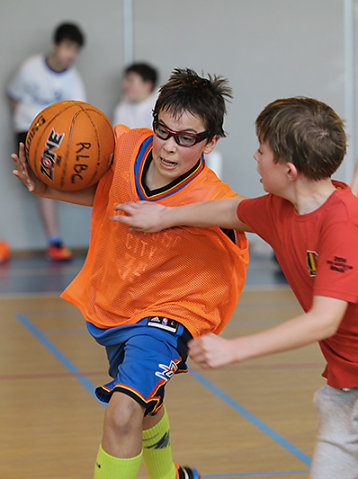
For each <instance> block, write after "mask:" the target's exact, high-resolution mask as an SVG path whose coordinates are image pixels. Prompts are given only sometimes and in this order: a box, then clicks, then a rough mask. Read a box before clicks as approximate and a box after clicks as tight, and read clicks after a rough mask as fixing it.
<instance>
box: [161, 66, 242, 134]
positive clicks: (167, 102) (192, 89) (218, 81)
mask: <svg viewBox="0 0 358 479" xmlns="http://www.w3.org/2000/svg"><path fill="white" fill-rule="evenodd" d="M225 98H232V95H231V88H230V87H229V86H228V81H227V80H226V79H225V78H223V77H218V76H216V75H214V76H211V75H208V79H206V78H202V77H200V76H199V75H198V74H197V73H196V72H195V71H194V70H190V69H189V68H186V69H181V68H176V69H175V70H173V72H172V74H171V76H170V78H169V81H168V82H167V83H165V84H164V85H163V86H162V87H161V88H160V90H159V97H158V99H157V102H156V104H155V107H154V111H153V116H154V117H156V116H157V115H158V114H159V112H160V111H162V110H166V111H169V112H170V113H171V114H173V115H174V116H175V117H180V116H181V115H182V114H183V113H184V112H185V111H188V112H190V113H191V114H193V115H196V116H198V117H199V118H200V119H201V120H202V121H203V123H204V126H205V130H206V131H207V132H208V139H207V141H210V140H211V139H212V138H213V137H214V136H215V135H218V136H226V135H225V132H224V130H223V121H224V115H225V113H226V105H225Z"/></svg>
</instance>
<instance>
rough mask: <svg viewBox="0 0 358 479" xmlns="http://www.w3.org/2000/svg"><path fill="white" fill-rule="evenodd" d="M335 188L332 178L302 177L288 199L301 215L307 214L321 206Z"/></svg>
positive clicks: (295, 184)
mask: <svg viewBox="0 0 358 479" xmlns="http://www.w3.org/2000/svg"><path fill="white" fill-rule="evenodd" d="M335 190H336V188H335V186H334V185H333V183H332V181H331V179H330V178H326V179H324V180H319V181H312V180H308V179H307V178H304V177H301V178H299V179H298V180H297V181H296V182H295V183H294V185H293V188H292V191H291V192H290V194H289V195H288V196H287V198H286V199H288V200H289V201H291V203H293V204H294V206H295V209H296V211H297V213H298V214H299V215H305V214H308V213H312V212H313V211H315V210H317V209H318V208H320V207H321V206H322V205H323V204H324V203H325V202H326V201H327V200H328V198H329V197H330V196H331V194H332V193H333V192H334V191H335Z"/></svg>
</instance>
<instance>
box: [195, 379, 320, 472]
mask: <svg viewBox="0 0 358 479" xmlns="http://www.w3.org/2000/svg"><path fill="white" fill-rule="evenodd" d="M190 374H191V376H193V377H194V378H195V379H196V380H197V381H199V382H200V383H201V384H202V385H203V386H205V387H206V388H207V389H209V390H210V391H211V392H213V393H214V394H215V395H216V396H218V397H219V398H220V399H222V400H223V401H225V402H226V403H227V404H228V405H229V406H231V407H232V408H233V409H234V410H235V411H236V412H238V413H239V414H241V416H243V417H244V418H245V419H247V420H248V421H250V422H251V423H252V424H254V426H256V427H257V428H258V429H260V430H261V431H262V432H264V433H265V434H267V435H268V436H269V437H270V438H271V439H273V440H274V441H276V442H277V443H278V444H280V446H282V447H283V448H284V449H286V450H287V451H289V452H290V453H291V454H293V455H294V456H295V457H296V458H297V459H299V460H300V461H302V462H303V463H304V464H306V465H307V466H310V465H311V459H310V458H309V457H308V456H307V455H306V454H304V453H303V452H302V451H300V450H299V449H298V448H297V447H296V446H294V445H293V444H291V443H290V442H289V441H287V439H285V438H284V437H282V436H281V435H280V434H278V433H277V432H276V431H274V430H273V429H272V428H270V427H269V426H268V425H267V424H265V423H264V422H263V421H261V420H260V419H259V418H257V417H256V416H254V415H253V414H252V413H251V412H250V411H248V410H247V409H245V408H244V407H243V406H241V405H240V404H239V403H238V402H236V401H235V400H234V399H232V398H231V397H230V396H228V395H227V394H226V393H224V392H223V391H221V389H219V388H218V387H217V386H215V384H213V383H211V382H210V381H209V380H207V379H206V378H205V377H204V376H202V375H201V374H199V373H198V372H196V371H191V372H190Z"/></svg>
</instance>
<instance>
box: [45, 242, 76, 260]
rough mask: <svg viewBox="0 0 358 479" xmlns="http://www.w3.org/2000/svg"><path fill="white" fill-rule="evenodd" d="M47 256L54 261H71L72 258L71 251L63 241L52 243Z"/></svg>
mask: <svg viewBox="0 0 358 479" xmlns="http://www.w3.org/2000/svg"><path fill="white" fill-rule="evenodd" d="M47 256H48V257H49V258H50V259H52V260H53V261H69V260H71V259H72V253H71V251H70V250H69V249H68V248H66V247H65V246H64V245H63V244H62V243H61V242H58V243H54V244H50V245H49V247H48V248H47Z"/></svg>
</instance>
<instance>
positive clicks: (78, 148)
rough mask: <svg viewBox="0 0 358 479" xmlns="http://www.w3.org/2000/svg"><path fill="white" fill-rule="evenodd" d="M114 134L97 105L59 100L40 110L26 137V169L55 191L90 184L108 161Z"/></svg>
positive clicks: (112, 147) (110, 155)
mask: <svg viewBox="0 0 358 479" xmlns="http://www.w3.org/2000/svg"><path fill="white" fill-rule="evenodd" d="M113 150H114V133H113V127H112V124H111V122H110V121H109V119H108V118H107V117H106V115H105V114H104V113H102V112H101V111H100V110H99V109H98V108H96V107H94V106H92V105H89V104H88V103H85V102H81V101H60V102H58V103H54V104H52V105H50V106H48V107H47V108H45V109H44V110H42V111H41V112H40V113H39V114H38V115H37V116H36V118H35V119H34V120H33V122H32V124H31V126H30V129H29V131H28V133H27V136H26V144H25V151H26V157H27V160H28V162H29V165H30V168H31V170H32V171H33V173H34V174H35V175H36V177H37V178H39V179H40V180H41V181H42V182H43V183H45V184H46V185H48V186H51V187H53V188H55V189H57V190H62V191H77V190H81V189H84V188H88V187H89V186H92V185H94V184H95V183H97V181H98V180H99V179H100V178H101V177H102V176H103V175H104V173H105V172H106V171H107V170H108V168H109V167H110V164H111V160H112V155H113Z"/></svg>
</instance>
